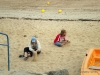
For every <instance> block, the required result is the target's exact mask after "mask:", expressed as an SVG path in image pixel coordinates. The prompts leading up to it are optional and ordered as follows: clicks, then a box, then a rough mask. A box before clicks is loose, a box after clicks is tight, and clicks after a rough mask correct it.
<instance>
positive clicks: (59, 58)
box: [0, 0, 100, 75]
mask: <svg viewBox="0 0 100 75" xmlns="http://www.w3.org/2000/svg"><path fill="white" fill-rule="evenodd" d="M49 1H50V2H51V4H50V5H49V6H48V5H46V2H47V0H17V1H16V0H0V17H17V18H23V17H24V18H33V19H40V18H41V19H69V20H78V19H92V20H100V0H91V1H90V0H62V1H61V0H55V1H54V0H49ZM41 9H46V12H45V13H41ZM58 9H62V10H63V12H62V13H60V14H59V13H58V12H57V11H58ZM99 25H100V22H98V21H43V20H23V19H19V20H17V19H0V32H4V33H7V34H8V35H9V38H10V52H11V54H10V55H11V56H10V57H11V71H14V70H26V71H29V72H40V73H44V72H47V71H50V70H58V69H64V68H65V69H68V71H69V74H70V75H73V74H74V75H80V68H81V64H82V61H83V58H84V56H85V53H86V51H87V50H88V49H90V48H100V36H99V34H100V26H99ZM61 29H66V30H67V39H68V40H70V41H71V43H70V44H68V45H66V46H64V47H61V48H60V47H56V46H55V45H54V44H53V40H54V38H55V36H56V35H57V34H58V33H59V32H60V30H61ZM24 35H26V36H27V37H24ZM34 35H36V36H37V37H38V38H37V39H38V40H39V41H40V43H41V46H42V53H41V54H40V55H38V59H37V61H36V62H33V61H32V58H29V59H28V60H27V61H24V60H23V59H20V58H19V57H18V56H19V55H20V54H22V53H23V49H24V47H26V46H27V45H28V43H29V41H30V39H31V37H32V36H34ZM5 39H6V38H5V36H1V35H0V43H6V40H5ZM0 59H1V60H0V69H4V70H7V48H6V47H2V46H0Z"/></svg>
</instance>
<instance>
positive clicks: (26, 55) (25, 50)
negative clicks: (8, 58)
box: [24, 47, 29, 57]
mask: <svg viewBox="0 0 100 75" xmlns="http://www.w3.org/2000/svg"><path fill="white" fill-rule="evenodd" d="M28 52H29V48H28V47H25V48H24V57H28Z"/></svg>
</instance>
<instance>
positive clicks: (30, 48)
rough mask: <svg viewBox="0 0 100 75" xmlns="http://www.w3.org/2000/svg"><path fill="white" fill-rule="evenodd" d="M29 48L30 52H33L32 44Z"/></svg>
mask: <svg viewBox="0 0 100 75" xmlns="http://www.w3.org/2000/svg"><path fill="white" fill-rule="evenodd" d="M28 47H29V50H30V51H33V49H32V45H31V42H30V43H29V45H28Z"/></svg>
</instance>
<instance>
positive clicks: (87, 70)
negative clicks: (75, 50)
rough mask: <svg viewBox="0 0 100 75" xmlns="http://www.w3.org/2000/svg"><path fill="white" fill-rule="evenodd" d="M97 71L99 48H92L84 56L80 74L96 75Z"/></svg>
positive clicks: (99, 62)
mask: <svg viewBox="0 0 100 75" xmlns="http://www.w3.org/2000/svg"><path fill="white" fill-rule="evenodd" d="M98 73H100V48H92V49H90V50H88V51H87V53H86V55H85V57H84V60H83V63H82V67H81V75H98Z"/></svg>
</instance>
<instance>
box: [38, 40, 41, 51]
mask: <svg viewBox="0 0 100 75" xmlns="http://www.w3.org/2000/svg"><path fill="white" fill-rule="evenodd" d="M37 47H38V48H37V49H38V50H41V45H40V42H39V41H38V40H37Z"/></svg>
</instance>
